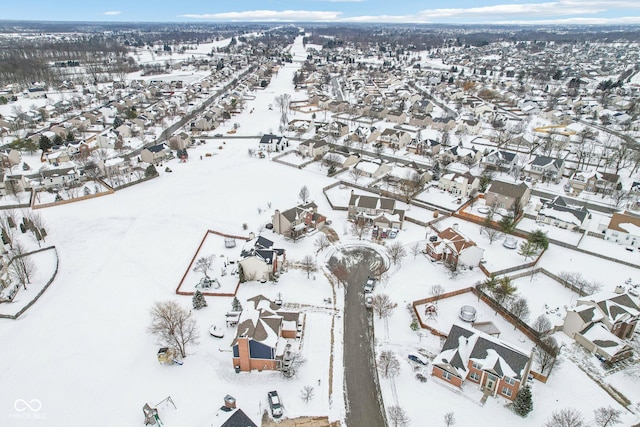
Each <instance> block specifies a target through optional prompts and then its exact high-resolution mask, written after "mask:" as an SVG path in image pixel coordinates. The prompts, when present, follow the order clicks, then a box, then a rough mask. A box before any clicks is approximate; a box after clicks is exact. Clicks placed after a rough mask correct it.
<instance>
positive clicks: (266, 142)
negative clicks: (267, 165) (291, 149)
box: [258, 133, 288, 152]
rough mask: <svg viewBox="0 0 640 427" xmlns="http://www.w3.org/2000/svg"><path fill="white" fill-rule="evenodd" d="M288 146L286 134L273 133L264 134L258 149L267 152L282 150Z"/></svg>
mask: <svg viewBox="0 0 640 427" xmlns="http://www.w3.org/2000/svg"><path fill="white" fill-rule="evenodd" d="M287 146H288V143H287V138H285V137H284V136H276V135H274V134H272V133H267V134H265V135H262V137H261V138H260V142H259V143H258V149H259V150H264V151H267V152H277V151H282V150H283V149H284V148H285V147H287Z"/></svg>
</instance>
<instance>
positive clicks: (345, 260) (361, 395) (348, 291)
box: [329, 247, 386, 427]
mask: <svg viewBox="0 0 640 427" xmlns="http://www.w3.org/2000/svg"><path fill="white" fill-rule="evenodd" d="M341 255H342V257H340V259H337V258H335V257H334V258H331V259H330V260H329V267H330V268H331V269H333V268H335V267H337V266H339V265H341V266H343V267H344V268H345V269H346V271H347V272H348V276H347V285H346V286H345V306H344V344H343V345H344V378H345V388H346V392H345V399H346V407H347V420H346V421H347V427H363V426H367V427H384V426H386V422H385V416H384V415H383V413H382V411H381V408H382V396H381V394H380V388H379V385H378V380H377V379H378V374H377V372H376V366H375V353H374V349H373V332H372V331H373V327H372V324H373V317H372V316H373V315H372V312H371V311H370V310H367V309H366V308H365V306H364V294H363V291H362V286H363V284H364V282H365V281H366V279H367V276H368V275H369V274H371V270H372V266H375V265H380V264H381V263H383V260H382V258H381V257H380V255H378V254H377V253H376V252H375V251H374V250H372V249H369V248H366V247H358V248H347V249H343V250H342V252H341Z"/></svg>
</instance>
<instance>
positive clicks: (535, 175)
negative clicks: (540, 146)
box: [522, 156, 564, 184]
mask: <svg viewBox="0 0 640 427" xmlns="http://www.w3.org/2000/svg"><path fill="white" fill-rule="evenodd" d="M563 172H564V160H562V159H554V158H553V157H547V156H536V157H535V158H534V159H533V160H532V161H530V162H529V163H527V164H526V165H525V167H524V168H523V169H522V173H523V175H525V176H529V177H531V178H532V179H535V180H536V181H540V182H547V181H552V182H554V183H556V184H557V183H558V182H560V180H561V179H562V174H563Z"/></svg>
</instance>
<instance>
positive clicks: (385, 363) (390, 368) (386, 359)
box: [378, 350, 400, 378]
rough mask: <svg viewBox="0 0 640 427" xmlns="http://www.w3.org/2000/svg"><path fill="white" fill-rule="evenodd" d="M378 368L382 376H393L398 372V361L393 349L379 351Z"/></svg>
mask: <svg viewBox="0 0 640 427" xmlns="http://www.w3.org/2000/svg"><path fill="white" fill-rule="evenodd" d="M378 370H379V371H380V374H381V375H382V376H383V377H384V378H395V377H397V376H398V375H399V374H400V362H399V361H398V358H397V357H396V355H395V354H393V351H389V350H384V351H382V352H381V353H380V356H379V357H378Z"/></svg>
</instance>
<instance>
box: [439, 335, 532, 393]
mask: <svg viewBox="0 0 640 427" xmlns="http://www.w3.org/2000/svg"><path fill="white" fill-rule="evenodd" d="M532 359H533V357H532V353H531V352H530V351H529V352H527V351H524V350H521V349H518V348H517V347H516V346H514V345H513V344H511V343H508V342H506V341H503V340H501V339H499V338H496V337H494V336H492V335H489V334H486V333H484V332H481V331H479V330H476V329H473V328H470V327H465V326H461V325H457V324H454V325H453V326H452V327H451V330H450V331H449V334H448V336H447V339H446V341H445V342H444V345H443V346H442V351H441V352H440V354H438V355H437V356H436V357H435V359H434V360H433V362H432V364H433V369H432V371H431V375H433V376H434V377H437V378H440V379H442V380H444V381H446V382H448V383H449V384H452V385H454V386H456V387H460V388H461V387H462V385H463V384H464V383H465V382H467V381H469V382H470V383H474V384H476V385H477V387H478V388H479V389H480V390H482V391H483V392H485V393H487V394H490V395H492V396H501V397H504V398H505V399H509V400H513V399H515V397H516V394H517V393H518V390H520V388H521V387H522V386H524V385H525V383H526V381H527V378H528V377H529V372H530V370H531V363H532Z"/></svg>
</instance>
